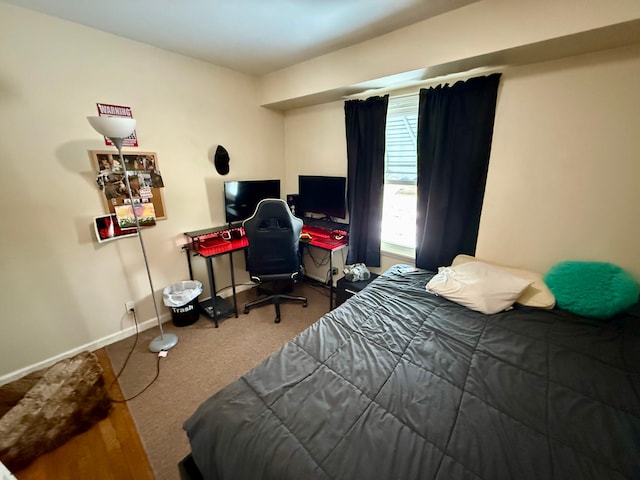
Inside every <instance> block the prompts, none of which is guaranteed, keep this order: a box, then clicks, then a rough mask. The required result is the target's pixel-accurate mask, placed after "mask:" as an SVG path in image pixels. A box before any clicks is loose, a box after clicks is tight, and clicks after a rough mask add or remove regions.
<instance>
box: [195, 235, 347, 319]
mask: <svg viewBox="0 0 640 480" xmlns="http://www.w3.org/2000/svg"><path fill="white" fill-rule="evenodd" d="M302 233H309V234H311V236H312V238H311V241H309V242H303V241H300V245H306V246H307V247H309V246H311V247H315V248H320V249H322V250H326V251H328V252H329V310H332V309H333V307H334V297H335V287H334V286H333V253H334V252H336V251H338V250H342V249H343V248H346V247H347V246H348V242H347V237H345V239H344V240H343V241H336V240H335V239H333V238H331V235H330V232H329V231H326V232H321V231H320V230H318V228H317V227H309V226H307V225H304V226H303V227H302ZM185 236H186V237H187V238H188V243H187V245H185V246H184V247H183V249H184V250H185V252H186V254H187V263H188V266H189V278H190V279H191V280H193V269H192V266H191V255H194V256H201V257H203V258H204V259H205V261H206V265H207V277H208V281H209V291H210V293H211V298H210V299H209V300H205V301H203V302H200V308H201V310H202V313H204V314H205V315H207V316H208V317H210V318H211V319H213V321H214V323H215V325H216V328H218V321H219V320H220V319H221V318H226V317H229V316H231V315H235V317H236V318H238V302H237V299H236V280H235V271H234V268H233V252H237V251H240V250H244V249H246V248H247V247H248V246H249V242H248V240H247V237H245V236H244V229H243V228H242V227H236V228H228V227H226V226H225V227H213V228H208V229H204V230H195V231H192V232H186V233H185ZM223 237H230V239H229V240H225V238H223ZM220 255H229V265H230V270H231V289H232V292H233V294H232V300H233V304H231V303H229V301H228V300H226V299H224V298H222V297H219V296H217V295H216V283H215V275H214V271H213V259H214V258H215V257H217V256H220Z"/></svg>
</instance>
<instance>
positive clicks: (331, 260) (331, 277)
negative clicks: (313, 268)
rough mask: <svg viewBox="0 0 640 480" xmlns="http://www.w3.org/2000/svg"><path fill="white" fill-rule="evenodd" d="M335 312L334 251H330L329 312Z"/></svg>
mask: <svg viewBox="0 0 640 480" xmlns="http://www.w3.org/2000/svg"><path fill="white" fill-rule="evenodd" d="M331 310H333V250H329V311H331Z"/></svg>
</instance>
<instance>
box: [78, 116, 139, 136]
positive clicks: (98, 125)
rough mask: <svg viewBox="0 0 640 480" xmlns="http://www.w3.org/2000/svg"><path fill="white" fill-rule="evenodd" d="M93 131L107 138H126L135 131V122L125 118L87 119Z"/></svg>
mask: <svg viewBox="0 0 640 480" xmlns="http://www.w3.org/2000/svg"><path fill="white" fill-rule="evenodd" d="M87 120H89V123H90V124H91V126H92V127H93V128H95V130H96V131H97V132H98V133H100V134H102V135H104V136H105V137H107V138H127V137H128V136H129V135H131V134H132V133H133V131H134V130H135V129H136V121H135V119H133V118H127V117H87Z"/></svg>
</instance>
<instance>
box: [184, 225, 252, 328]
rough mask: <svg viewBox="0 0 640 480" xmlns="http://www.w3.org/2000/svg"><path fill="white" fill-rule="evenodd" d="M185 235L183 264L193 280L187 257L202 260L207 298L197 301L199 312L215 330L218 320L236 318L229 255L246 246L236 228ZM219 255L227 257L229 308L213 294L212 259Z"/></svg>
mask: <svg viewBox="0 0 640 480" xmlns="http://www.w3.org/2000/svg"><path fill="white" fill-rule="evenodd" d="M232 231H233V232H238V233H237V235H242V236H241V237H240V238H232V239H230V240H225V239H224V238H223V235H225V236H226V235H229V236H230V235H232ZM185 236H186V237H187V238H188V240H189V242H188V243H187V245H185V246H184V247H183V248H184V250H185V252H186V254H187V264H188V265H189V278H190V279H191V280H193V269H192V267H191V255H192V254H193V255H194V256H201V257H203V258H204V259H205V262H206V265H207V277H208V280H209V292H210V294H211V298H210V299H209V300H205V301H203V302H200V309H201V310H202V313H204V314H205V315H207V316H208V317H210V318H211V319H213V322H214V323H215V325H216V328H218V321H219V320H220V319H221V318H226V317H229V316H231V315H235V317H236V318H238V302H237V299H236V279H235V270H234V268H233V252H237V251H240V250H244V249H245V248H247V246H248V245H249V242H248V241H247V237H245V236H244V231H242V229H241V227H240V228H234V229H229V228H228V227H214V228H209V229H205V230H196V231H193V232H186V233H185ZM220 255H229V265H230V267H229V269H230V271H231V289H232V291H233V295H232V298H233V305H231V304H230V303H229V301H228V300H226V299H224V298H222V297H220V296H218V295H216V282H215V276H214V272H213V259H214V258H215V257H217V256H220Z"/></svg>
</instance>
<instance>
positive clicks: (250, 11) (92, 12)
mask: <svg viewBox="0 0 640 480" xmlns="http://www.w3.org/2000/svg"><path fill="white" fill-rule="evenodd" d="M3 1H5V3H10V4H14V5H16V6H19V7H23V8H27V9H30V10H35V11H38V12H42V13H46V14H48V15H53V16H56V17H59V18H63V19H66V20H70V21H72V22H76V23H80V24H83V25H86V26H89V27H93V28H96V29H99V30H103V31H105V32H110V33H113V34H115V35H119V36H122V37H126V38H130V39H132V40H137V41H139V42H143V43H146V44H149V45H153V46H156V47H159V48H162V49H165V50H170V51H173V52H176V53H181V54H183V55H187V56H190V57H194V58H198V59H201V60H205V61H207V62H211V63H214V64H216V65H220V66H223V67H227V68H230V69H233V70H237V71H240V72H245V73H249V74H255V75H261V74H265V73H269V72H272V71H275V70H279V69H281V68H284V67H288V66H290V65H293V64H295V63H298V62H301V61H304V60H308V59H310V58H314V57H317V56H318V55H322V54H324V53H328V52H331V51H334V50H337V49H340V48H343V47H346V46H349V45H353V44H355V43H359V42H362V41H365V40H368V39H370V38H373V37H377V36H379V35H382V34H384V33H388V32H391V31H393V30H397V29H398V28H402V27H405V26H407V25H411V24H413V23H416V22H419V21H422V20H425V19H426V18H429V17H432V16H435V15H439V14H441V13H444V12H447V11H450V10H454V9H456V8H459V7H461V6H464V5H468V4H470V3H474V2H476V1H478V0H182V1H180V0H106V1H105V0H53V1H52V0H3Z"/></svg>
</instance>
